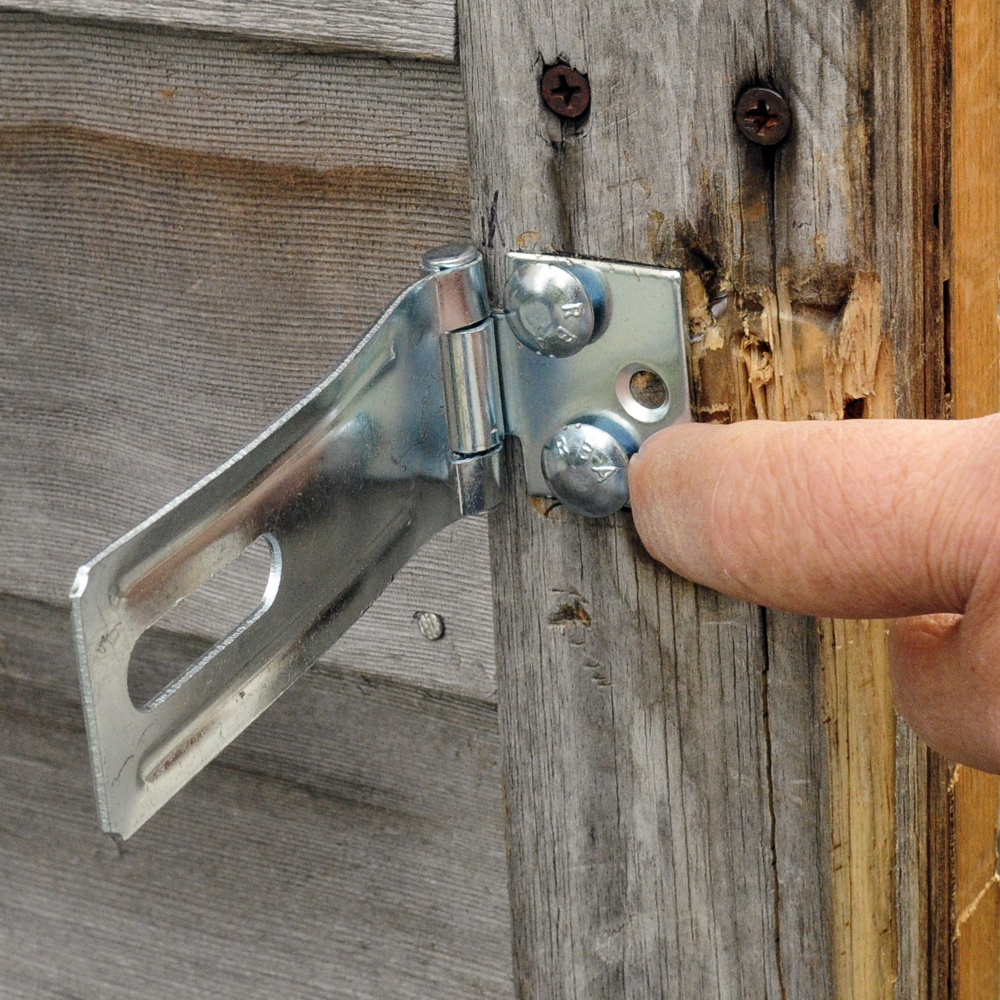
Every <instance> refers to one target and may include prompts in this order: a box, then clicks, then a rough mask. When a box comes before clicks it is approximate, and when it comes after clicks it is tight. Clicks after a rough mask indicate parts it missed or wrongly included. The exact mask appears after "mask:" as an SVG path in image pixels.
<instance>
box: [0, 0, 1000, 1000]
mask: <svg viewBox="0 0 1000 1000" xmlns="http://www.w3.org/2000/svg"><path fill="white" fill-rule="evenodd" d="M0 8H11V10H5V11H4V12H2V13H0V213H2V225H0V536H2V537H3V539H4V542H5V546H4V548H5V556H4V559H3V560H0V748H2V749H0V801H2V803H3V805H2V807H0V885H2V887H3V888H2V892H0V995H10V996H18V997H30V998H36V997H39V998H40V997H48V996H61V995H62V996H64V995H74V996H77V995H78V996H86V997H136V996H142V997H150V998H153V997H158V996H161V995H162V996H171V997H178V996H183V997H203V996H235V995H239V996H241V997H252V996H261V997H269V998H270V997H276V996H338V997H339V996H344V997H348V996H351V997H355V996H360V997H367V996H371V997H382V996H399V997H413V998H418V997H419V998H423V997H435V998H439V997H455V998H465V997H477V998H478V997H505V996H512V995H516V996H518V997H523V998H525V1000H527V998H532V1000H534V998H539V1000H543V998H544V1000H547V998H550V997H551V998H571V997H572V998H581V1000H582V998H591V997H594V998H598V997H600V998H605V997H607V998H626V997H627V998H637V1000H645V998H647V997H660V996H662V997H669V998H678V1000H679V998H685V1000H686V998H689V997H705V998H720V1000H723V998H724V1000H729V998H737V997H739V998H742V997H769V998H770V997H773V998H776V1000H777V998H781V1000H799V998H809V1000H812V998H815V997H831V998H836V1000H868V998H879V1000H883V998H889V997H893V998H895V1000H925V998H926V1000H944V998H949V1000H973V998H975V1000H979V998H989V1000H997V997H998V996H1000V973H998V964H1000V893H998V888H997V884H998V883H997V878H996V833H997V830H996V826H997V824H996V820H997V809H998V801H997V786H996V782H995V780H994V779H993V778H989V777H987V776H983V775H979V774H977V773H975V772H971V771H969V770H967V769H963V768H956V767H953V766H951V765H949V764H948V763H947V762H945V761H943V760H940V759H939V758H937V757H935V756H934V755H933V754H929V753H928V752H927V750H926V748H924V747H923V746H922V745H921V744H920V743H919V741H918V740H917V739H916V738H915V737H914V736H913V735H912V733H910V731H909V730H908V729H907V727H906V726H905V725H904V724H903V723H902V722H899V721H898V720H897V719H896V717H895V715H894V712H893V708H892V703H891V694H890V691H889V686H888V678H887V673H886V669H885V667H886V664H885V642H884V636H885V629H884V626H883V625H882V624H881V623H849V622H833V621H824V622H813V621H809V620H805V619H800V618H796V617H794V616H790V615H786V614H778V613H774V612H771V611H767V610H763V609H760V608H755V607H750V606H748V605H745V604H742V603H740V602H737V601H733V600H729V599H727V598H723V597H721V596H719V595H718V594H714V593H711V592H708V591H706V590H703V589H700V588H697V587H694V586H693V585H691V584H689V583H688V582H686V581H684V580H681V579H679V578H677V577H673V576H671V575H670V574H669V573H667V572H666V571H665V570H664V569H662V568H661V567H658V566H656V565H655V564H654V563H653V562H652V561H651V560H650V559H649V558H648V557H647V556H646V555H645V554H644V553H643V551H642V549H641V547H640V546H639V544H638V541H637V539H636V536H635V533H634V531H633V529H632V526H631V522H630V519H629V516H628V515H627V514H621V515H618V516H616V517H615V518H612V519H609V520H606V521H600V522H594V521H588V520H584V519H580V518H577V517H575V516H572V515H569V514H567V513H566V512H565V511H564V510H562V509H561V508H546V507H545V506H544V505H543V506H542V507H539V506H538V505H535V504H532V503H530V502H528V500H527V499H526V498H525V497H524V496H523V494H522V491H521V490H520V489H518V488H517V486H516V485H515V486H514V488H513V489H512V490H511V491H510V496H509V498H508V502H507V503H506V504H505V506H504V507H503V508H502V510H500V511H499V512H497V513H496V514H494V515H492V518H491V521H490V525H489V554H488V553H487V537H486V536H487V525H486V522H485V520H483V519H474V520H470V521H467V522H464V523H462V524H460V525H458V526H457V527H456V528H455V529H453V530H451V531H449V532H446V533H445V535H444V536H443V537H441V538H439V539H438V540H436V542H435V543H434V544H433V546H432V547H430V548H429V549H428V550H426V551H425V552H424V553H423V554H422V555H421V557H419V559H418V560H417V561H415V562H414V563H412V564H411V565H410V566H409V567H408V568H407V570H406V571H405V572H404V573H403V574H401V575H400V577H399V578H398V579H397V580H396V581H395V583H394V584H393V585H392V586H391V587H390V589H389V590H388V591H387V592H386V594H385V595H384V596H383V598H382V599H381V600H380V601H379V602H378V603H377V604H376V605H375V606H374V607H373V608H372V610H371V611H370V612H369V614H368V615H366V617H365V618H364V619H362V621H361V622H359V623H358V626H357V627H356V628H355V629H354V630H353V631H352V632H351V633H349V635H348V636H347V637H345V639H344V640H342V642H341V643H339V644H338V645H337V646H336V647H335V648H334V650H333V651H331V654H330V655H329V656H328V657H326V658H324V660H323V661H322V662H321V664H320V665H319V666H318V667H317V668H316V669H315V670H314V671H313V672H312V673H311V674H310V675H308V676H307V678H306V679H305V680H303V681H302V682H300V684H299V685H298V686H297V687H296V688H294V689H293V690H292V692H291V693H289V694H288V695H286V696H285V697H284V698H283V699H282V700H281V701H280V702H279V703H278V704H277V705H276V706H275V708H274V709H273V710H272V711H271V712H270V713H269V714H268V715H267V716H266V717H265V719H263V720H262V721H261V722H260V723H258V724H257V725H256V726H255V727H254V728H253V729H252V730H251V731H249V732H248V733H247V734H246V736H245V737H244V738H242V739H241V740H240V741H238V742H237V743H236V744H235V745H234V746H233V747H232V748H231V749H230V750H229V751H227V752H226V754H225V755H223V757H222V758H220V761H219V762H218V763H217V764H215V765H213V766H211V767H210V768H208V769H207V770H206V771H205V772H204V774H203V775H202V776H201V777H200V778H199V779H198V780H197V781H196V782H195V783H193V784H192V785H191V786H190V787H189V788H188V789H187V790H186V791H185V793H184V794H183V795H182V796H180V797H179V798H178V799H176V800H175V801H174V802H172V803H171V804H170V805H169V806H168V807H167V808H166V809H165V810H164V811H163V812H162V813H161V814H160V815H159V816H158V817H157V818H156V820H155V821H154V823H153V824H150V825H149V826H148V827H147V828H146V829H144V830H143V831H142V832H141V834H140V835H139V836H137V837H136V838H134V839H133V840H131V841H129V842H128V843H127V844H125V845H124V846H123V847H121V848H120V849H119V848H118V847H116V846H115V845H114V844H112V843H111V842H110V841H105V840H103V839H102V838H101V835H100V834H99V833H98V832H97V829H96V822H95V820H94V815H93V806H92V803H91V801H90V780H89V777H88V775H87V771H86V759H85V751H84V744H83V731H82V719H81V717H80V709H79V698H78V695H77V692H76V679H75V674H74V669H73V663H72V651H71V648H70V642H69V635H68V622H67V618H66V613H65V593H66V590H67V588H68V585H69V581H70V580H71V579H72V574H73V570H74V568H75V567H76V565H78V564H79V563H80V562H81V561H82V560H83V559H85V558H87V557H88V556H90V555H92V554H93V553H94V552H95V551H97V550H98V549H99V548H100V547H101V545H102V544H104V543H105V542H106V541H107V540H108V539H110V538H111V537H114V536H115V535H116V534H118V533H120V532H121V531H123V530H125V529H127V528H128V527H130V526H131V525H132V524H134V523H136V522H137V521H138V520H139V519H140V518H142V517H143V516H144V515H146V514H147V513H148V512H149V511H151V510H152V509H154V508H155V507H156V506H158V505H159V504H160V503H162V502H163V501H165V500H166V499H168V498H169V497H170V496H172V495H173V494H175V493H176V492H178V491H180V490H181V489H183V488H184V487H186V486H187V485H189V484H190V482H191V481H193V480H194V479H195V478H197V477H198V476H199V475H200V474H201V473H203V472H205V471H207V470H208V469H209V468H211V467H212V466H213V465H214V464H216V463H217V462H218V461H219V460H221V459H223V458H224V457H226V456H227V455H229V454H230V453H231V452H232V451H234V450H235V449H236V448H237V447H239V446H240V445H241V444H243V443H244V441H245V440H246V439H248V438H249V437H250V436H251V435H252V434H253V433H254V432H256V431H257V430H258V429H259V428H260V427H261V426H263V425H264V424H265V423H266V422H267V421H268V420H269V419H270V418H271V417H272V416H274V415H275V414H276V413H277V412H278V411H280V409H281V408H282V407H283V406H284V405H286V404H287V403H289V402H291V401H292V400H293V399H295V398H296V397H297V396H298V395H300V394H301V392H302V391H304V390H305V389H307V388H309V386H310V385H311V384H312V383H314V382H315V381H316V380H317V379H318V378H319V377H320V376H321V375H323V374H324V373H325V372H326V371H327V370H329V368H330V367H332V365H333V364H334V362H335V361H336V360H337V359H338V357H340V356H341V355H342V354H343V353H344V351H345V350H346V349H347V347H348V346H349V345H350V343H351V342H352V340H353V338H355V337H356V336H357V335H358V334H359V333H360V332H361V331H362V330H363V329H364V328H365V327H366V325H367V323H368V322H369V321H370V320H371V319H372V318H374V316H375V315H377V313H378V311H379V309H380V308H381V306H382V305H383V304H384V303H385V302H386V301H388V300H389V299H390V298H392V296H393V295H394V294H395V292H396V291H398V290H399V289H400V288H401V287H402V286H403V285H405V284H406V283H407V282H408V281H409V280H411V278H412V276H413V273H414V269H415V263H416V261H417V259H418V257H419V254H420V252H421V251H422V250H424V249H426V248H428V247H430V246H433V245H434V244H437V243H442V242H446V241H449V240H453V239H456V238H463V237H467V236H468V235H469V234H470V232H471V236H472V238H473V240H474V241H475V242H476V243H477V244H478V245H479V246H480V247H481V248H482V249H483V252H484V254H485V256H486V258H487V262H488V265H489V268H490V273H491V276H492V282H493V290H494V293H495V292H496V291H497V290H498V289H499V288H500V275H501V262H502V256H503V254H504V252H505V251H507V250H511V249H538V250H544V249H548V248H551V249H554V250H557V251H565V252H570V253H574V254H580V255H593V256H599V257H605V258H615V259H623V260H628V261H639V262H645V263H651V264H660V265H670V266H676V267H680V268H682V269H683V270H684V272H685V280H686V299H687V312H688V321H689V325H690V333H691V377H692V383H693V387H694V398H695V413H696V417H697V419H702V420H719V421H728V420H738V419H752V418H760V417H768V418H775V419H842V418H845V417H847V418H854V417H870V416H926V417H936V418H940V417H946V416H956V417H966V416H972V415H976V414H978V413H983V412H991V411H995V410H997V409H998V406H1000V400H998V385H997V383H998V367H1000V362H998V360H997V356H998V346H997V345H998V337H997V326H996V314H997V294H996V275H997V271H998V269H1000V204H998V202H1000V197H998V193H1000V182H998V180H997V178H998V177H1000V125H998V119H1000V110H998V100H1000V53H998V48H1000V28H998V20H1000V11H998V9H997V7H996V4H995V3H994V2H992V0H973V2H971V3H968V4H965V5H963V6H961V7H959V6H957V5H955V6H954V7H953V6H952V5H951V4H950V3H947V2H945V0H926V2H925V0H906V2H904V0H877V2H874V3H871V4H868V5H859V4H856V3H854V2H847V0H843V2H841V0H833V2H829V3H822V4H812V5H809V4H806V5H803V4H799V3H795V2H792V0H767V2H761V3H756V2H753V0H739V2H734V3H729V4H725V5H722V4H715V5H703V4H701V3H698V2H695V0H676V2H672V3H670V4H667V3H663V4H652V3H639V2H632V0H617V2H611V0H585V2H583V3H573V4H570V3H565V2H562V0H560V2H557V3H554V4H553V3H547V4H542V3H537V2H535V0H530V2H528V0H517V2H516V3H510V4H504V5H500V4H487V3H485V2H482V0H459V3H458V7H457V12H456V9H455V6H454V4H453V3H452V2H451V0H420V2H415V3H403V2H400V0H378V2H376V3H364V4H362V3H357V2H356V0H324V2H321V3H314V4H306V3H300V2H291V0H289V2H283V3H281V4H266V3H255V2H249V0H248V2H245V3H240V4H226V5H221V4H216V3H213V2H211V0H189V2H185V3H183V4H175V5H165V4H162V3H157V2H155V0H148V2H142V3H124V2H121V3H119V2H107V0H105V2H100V3H97V2H94V0H18V2H17V3H10V4H8V3H3V2H0ZM14 8H17V10H14ZM456 14H457V20H456ZM560 62H563V63H567V64H568V65H570V66H572V67H574V68H575V69H576V70H577V71H579V72H581V73H583V74H586V76H587V78H588V82H589V87H590V92H591V99H590V106H589V109H588V111H587V113H586V114H585V115H584V116H583V117H582V118H579V119H577V120H575V121H566V120H563V119H561V118H559V117H558V116H556V115H554V114H553V113H552V112H551V111H550V110H548V109H547V108H546V106H545V105H544V104H543V102H542V101H541V100H540V98H539V81H540V78H541V75H542V73H543V71H544V69H545V68H546V67H547V66H550V65H553V64H556V63H560ZM754 83H764V84H767V85H770V86H773V87H775V88H776V89H778V90H779V91H781V92H782V93H783V94H784V95H785V96H786V98H787V100H788V102H789V104H790V106H791V108H792V112H793V115H794V121H793V127H792V131H791V134H790V136H789V138H788V139H787V140H786V141H785V142H784V143H783V144H782V145H780V146H778V147H774V148H773V149H763V148H761V147H758V146H754V145H751V144H749V143H748V142H747V141H746V140H745V139H744V138H743V137H742V136H741V135H740V134H739V132H738V131H737V129H736V128H735V125H734V122H733V116H732V107H733V102H734V100H735V99H736V97H737V95H738V94H739V93H740V91H741V90H742V89H743V88H744V87H745V86H747V85H749V84H754ZM470 183H471V188H470ZM470 190H471V212H470V203H469V191H470ZM507 459H508V471H509V472H510V474H511V478H512V481H513V482H514V483H517V482H518V477H519V476H520V471H519V456H518V453H517V450H516V447H514V448H512V449H510V451H509V454H508V456H507ZM491 575H492V582H493V593H494V595H495V597H494V604H495V613H494V610H493V609H491V606H490V577H491ZM254 585H255V578H254V568H253V566H252V565H251V566H250V567H249V568H247V576H245V577H243V578H239V577H233V578H231V579H229V580H226V581H223V584H222V587H223V589H220V590H219V591H218V592H217V593H215V594H214V595H209V598H208V600H207V602H206V603H203V604H202V605H201V606H200V607H199V608H196V609H195V610H194V611H188V612H186V613H185V614H182V615H181V616H180V617H177V618H175V619H172V620H170V621H166V622H165V623H164V626H165V627H164V628H163V629H161V630H160V631H159V632H158V633H157V634H156V635H155V636H154V637H153V640H151V641H150V643H149V644H148V645H147V646H146V647H145V648H144V650H143V653H142V657H141V660H142V663H141V664H140V665H141V667H142V669H143V671H144V676H145V677H146V682H148V683H149V684H150V685H156V684H162V683H163V681H164V680H165V679H167V678H169V677H170V676H171V674H173V673H176V672H177V670H178V669H179V668H181V667H183V666H185V665H186V664H187V663H189V662H191V660H192V658H193V656H194V655H195V654H196V652H197V651H198V650H199V649H201V648H204V644H205V642H211V640H212V639H213V638H215V637H217V636H219V635H220V634H223V633H224V632H225V631H227V630H228V628H229V627H231V625H232V624H233V623H234V622H235V621H237V620H238V618H239V614H240V612H241V610H242V609H243V608H244V607H245V605H246V602H247V601H248V600H249V601H251V602H252V600H253V598H254V596H255V595H254V593H253V587H254ZM251 606H252V605H251ZM494 620H495V625H496V643H495V646H494V641H493V623H494ZM442 629H443V634H442ZM494 661H496V669H494ZM498 708H499V712H498V710H497V709H498ZM498 718H499V726H498ZM501 785H502V788H503V801H501ZM505 836H506V849H505V845H504V837H505ZM508 885H509V906H508V893H507V889H508ZM511 941H512V942H513V948H511ZM511 955H513V966H512V965H511Z"/></svg>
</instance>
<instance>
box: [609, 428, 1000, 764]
mask: <svg viewBox="0 0 1000 1000" xmlns="http://www.w3.org/2000/svg"><path fill="white" fill-rule="evenodd" d="M629 482H630V490H631V504H632V513H633V515H634V518H635V524H636V527H637V529H638V531H639V535H640V537H641V538H642V541H643V543H644V544H645V546H646V548H647V549H648V550H649V551H650V553H651V554H652V555H653V556H654V557H655V558H656V559H658V560H660V561H661V562H663V563H666V565H667V566H669V567H670V568H671V569H673V570H674V571H676V572H677V573H680V574H681V575H683V576H686V577H688V578H689V579H691V580H694V581H695V582H697V583H702V584H705V585H707V586H709V587H713V588H715V589H716V590H720V591H722V592H723V593H726V594H730V595H732V596H734V597H740V598H743V599H745V600H748V601H753V602H755V603H757V604H763V605H767V606H769V607H774V608H782V609H785V610H789V611H795V612H799V613H801V614H808V615H815V616H819V617H828V616H829V617H836V618H896V619H898V620H897V621H896V622H895V623H894V624H893V626H892V629H891V633H890V640H889V643H890V646H889V651H890V661H891V667H892V681H893V690H894V693H895V697H896V704H897V707H898V709H899V711H900V712H901V713H902V714H903V716H904V717H905V718H906V719H907V720H908V721H909V722H910V724H911V725H912V726H913V727H914V729H916V731H917V732H918V733H919V734H920V735H921V736H922V737H923V738H924V739H925V740H926V741H927V743H928V744H929V745H930V746H932V747H934V748H935V749H937V750H940V751H941V752H942V753H944V754H945V755H946V756H948V757H950V758H952V759H953V760H956V761H959V762H961V763H965V764H970V765H972V766H973V767H977V768H980V769H982V770H986V771H994V772H1000V415H997V416H991V417H983V418H981V419H979V420H964V421H921V420H850V421H843V422H819V421H816V422H803V423H777V422H774V421H747V422H744V423H738V424H732V425H728V426H720V425H706V424H687V425H684V426H677V427H670V428H668V429H667V430H664V431H661V432H660V433H659V434H656V435H655V436H654V437H652V438H650V439H649V440H648V441H647V442H646V443H645V444H644V445H643V447H642V448H641V450H640V451H639V453H638V455H636V456H635V457H634V458H633V459H632V463H631V466H630V469H629Z"/></svg>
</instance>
